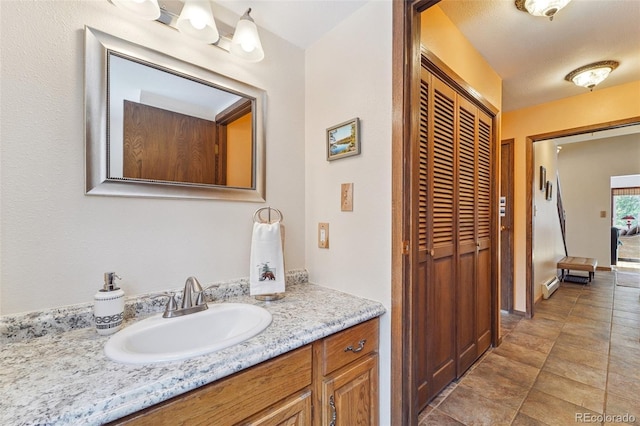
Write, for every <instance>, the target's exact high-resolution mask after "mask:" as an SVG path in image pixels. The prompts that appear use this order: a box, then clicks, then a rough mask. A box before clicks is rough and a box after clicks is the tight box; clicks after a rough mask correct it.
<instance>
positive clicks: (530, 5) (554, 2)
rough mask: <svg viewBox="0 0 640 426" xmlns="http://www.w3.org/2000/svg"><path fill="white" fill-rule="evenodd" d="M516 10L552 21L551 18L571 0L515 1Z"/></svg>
mask: <svg viewBox="0 0 640 426" xmlns="http://www.w3.org/2000/svg"><path fill="white" fill-rule="evenodd" d="M515 1H516V7H517V8H518V10H521V11H523V12H528V13H530V14H531V15H533V16H544V17H547V18H549V20H550V21H553V17H554V15H555V14H556V13H558V11H560V9H562V8H563V7H565V6H566V5H567V4H569V2H570V1H571V0H515Z"/></svg>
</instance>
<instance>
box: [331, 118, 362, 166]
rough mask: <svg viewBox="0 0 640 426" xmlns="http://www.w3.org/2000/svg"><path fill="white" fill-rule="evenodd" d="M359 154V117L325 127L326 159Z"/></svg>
mask: <svg viewBox="0 0 640 426" xmlns="http://www.w3.org/2000/svg"><path fill="white" fill-rule="evenodd" d="M359 154H360V119H359V118H358V117H356V118H352V119H351V120H347V121H345V122H343V123H340V124H336V125H335V126H332V127H329V128H328V129H327V161H333V160H337V159H340V158H345V157H351V156H353V155H359Z"/></svg>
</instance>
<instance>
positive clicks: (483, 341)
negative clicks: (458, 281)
mask: <svg viewBox="0 0 640 426" xmlns="http://www.w3.org/2000/svg"><path fill="white" fill-rule="evenodd" d="M491 123H492V121H491V117H490V116H489V115H487V114H485V113H483V112H481V111H479V113H478V201H477V206H478V208H477V212H478V229H477V239H478V243H477V246H478V254H477V256H478V261H477V272H476V273H477V289H476V335H477V342H478V343H477V344H478V356H480V355H481V354H482V353H484V351H486V350H487V349H488V348H489V346H490V345H491V204H492V200H491V194H492V192H493V191H492V187H491V185H492V179H491V160H492V158H493V152H492V149H491V147H492V133H493V132H492V126H491Z"/></svg>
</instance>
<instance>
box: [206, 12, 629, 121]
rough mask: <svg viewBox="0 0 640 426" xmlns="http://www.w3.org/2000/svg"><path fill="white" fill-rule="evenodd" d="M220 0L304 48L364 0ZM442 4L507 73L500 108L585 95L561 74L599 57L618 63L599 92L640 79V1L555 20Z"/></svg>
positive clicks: (567, 14) (499, 69) (503, 74)
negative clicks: (250, 15) (248, 13)
mask: <svg viewBox="0 0 640 426" xmlns="http://www.w3.org/2000/svg"><path fill="white" fill-rule="evenodd" d="M373 1H390V0H373ZM215 2H216V3H218V4H220V5H221V6H222V7H225V8H227V9H230V10H232V11H233V12H235V13H236V14H238V15H241V14H242V13H244V11H245V10H246V9H247V8H248V7H252V8H253V11H252V16H253V17H254V19H255V20H256V23H257V24H258V25H259V26H261V27H262V28H264V29H266V30H268V31H270V32H273V33H275V34H277V35H278V36H280V37H282V38H284V39H285V40H287V41H289V42H291V43H293V44H295V45H297V46H299V47H301V48H302V49H306V48H307V47H309V46H310V45H311V44H313V43H314V42H315V41H316V40H318V39H319V38H320V37H321V36H322V35H323V34H325V33H326V32H327V31H329V30H331V29H332V28H333V27H335V26H336V25H337V24H338V23H339V22H340V21H341V20H343V19H344V18H346V17H347V16H349V15H350V14H352V13H353V12H354V11H356V10H357V9H358V8H360V7H361V6H362V5H363V4H365V3H366V1H365V0H293V1H292V0H253V1H247V0H216V1H215ZM440 7H441V8H442V10H443V11H444V12H445V13H446V14H447V16H449V18H450V19H451V20H452V21H453V22H454V24H456V26H457V27H458V28H459V29H460V31H462V33H463V34H464V35H465V36H466V37H467V38H468V39H469V40H470V41H471V43H472V44H473V45H474V46H475V48H476V49H477V50H478V51H479V52H480V54H481V55H482V56H484V58H485V59H486V60H487V62H489V64H490V65H491V66H492V67H493V69H495V70H496V72H497V73H498V74H499V75H500V76H501V77H502V78H503V96H504V97H503V111H510V110H514V109H519V108H523V107H526V106H531V105H536V104H540V103H544V102H549V101H552V100H555V99H560V98H564V97H568V96H574V95H578V94H581V93H584V92H585V90H586V89H582V88H578V87H576V86H574V85H573V84H571V83H568V82H566V81H565V80H564V76H565V75H566V74H567V73H569V72H570V71H572V70H574V69H575V68H578V67H580V66H582V65H586V64H589V63H592V62H596V61H601V60H609V59H612V60H616V61H619V62H620V67H619V68H618V69H617V70H615V71H614V72H613V73H612V74H611V76H610V77H609V78H608V79H607V80H605V81H604V82H603V83H601V84H600V85H599V86H598V87H597V88H596V89H595V90H598V89H599V88H605V87H611V86H615V85H619V84H623V83H627V82H630V81H636V80H640V0H573V1H572V2H571V3H569V5H568V6H567V7H566V8H564V9H563V10H561V11H560V12H559V13H558V14H557V15H556V17H555V19H554V20H553V22H550V21H549V20H548V19H546V18H537V17H533V16H530V15H529V14H527V13H524V12H521V11H519V10H517V9H516V7H515V5H514V1H513V0H442V1H441V2H440ZM639 96H640V94H639Z"/></svg>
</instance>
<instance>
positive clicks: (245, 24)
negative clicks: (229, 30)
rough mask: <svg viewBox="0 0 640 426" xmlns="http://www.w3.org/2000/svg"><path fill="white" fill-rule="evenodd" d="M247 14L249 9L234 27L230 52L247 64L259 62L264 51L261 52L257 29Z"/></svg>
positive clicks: (262, 57)
mask: <svg viewBox="0 0 640 426" xmlns="http://www.w3.org/2000/svg"><path fill="white" fill-rule="evenodd" d="M249 12H251V9H249V10H247V12H246V13H245V14H244V15H242V18H240V20H239V21H238V25H236V31H235V33H234V34H233V39H232V40H231V49H230V52H231V53H232V54H234V55H236V56H238V57H240V58H243V59H245V60H247V61H249V62H260V61H261V60H262V59H264V50H262V43H261V42H260V36H259V35H258V27H257V26H256V24H255V22H253V19H252V18H251V16H249Z"/></svg>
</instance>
